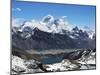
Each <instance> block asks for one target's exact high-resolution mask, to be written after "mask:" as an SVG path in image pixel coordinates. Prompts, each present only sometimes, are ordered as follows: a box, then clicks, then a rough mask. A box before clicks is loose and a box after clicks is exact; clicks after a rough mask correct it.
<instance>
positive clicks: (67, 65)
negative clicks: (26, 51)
mask: <svg viewBox="0 0 100 75" xmlns="http://www.w3.org/2000/svg"><path fill="white" fill-rule="evenodd" d="M83 53H84V52H83ZM72 54H73V53H70V55H71V56H73V55H72ZM77 54H78V55H79V52H78V53H77ZM77 54H76V55H77ZM76 55H75V53H74V56H76ZM95 57H96V53H95V52H91V53H88V52H87V53H85V55H83V56H81V57H80V58H79V59H75V60H74V59H73V60H71V58H69V57H68V54H67V56H64V58H63V60H62V61H60V62H56V63H53V64H42V63H41V62H39V61H37V60H34V59H23V58H21V57H18V56H16V55H12V69H11V74H25V73H42V72H60V71H71V70H88V69H95V68H96V62H95Z"/></svg>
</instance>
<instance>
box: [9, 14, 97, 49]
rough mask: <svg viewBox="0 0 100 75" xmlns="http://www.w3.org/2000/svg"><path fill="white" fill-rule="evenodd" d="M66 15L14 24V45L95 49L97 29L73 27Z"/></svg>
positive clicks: (33, 47)
mask: <svg viewBox="0 0 100 75" xmlns="http://www.w3.org/2000/svg"><path fill="white" fill-rule="evenodd" d="M65 18H66V17H65V16H62V17H61V18H60V19H54V17H53V16H51V15H47V16H45V17H44V18H43V19H42V21H35V20H32V21H31V22H28V21H25V22H23V24H22V25H19V26H14V25H13V26H12V31H11V32H12V47H17V48H20V49H22V50H56V49H80V48H81V49H87V48H90V49H94V48H95V47H96V34H95V31H90V30H85V29H82V28H79V27H78V26H75V27H73V28H71V27H70V26H69V25H68V22H66V20H65Z"/></svg>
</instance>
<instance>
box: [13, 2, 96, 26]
mask: <svg viewBox="0 0 100 75" xmlns="http://www.w3.org/2000/svg"><path fill="white" fill-rule="evenodd" d="M12 8H13V11H12V17H13V18H24V19H26V20H31V19H36V20H41V19H42V18H43V17H44V16H46V15H48V14H50V15H53V16H54V17H55V18H59V17H61V16H67V19H68V21H69V23H70V24H72V25H78V26H88V27H95V13H96V7H95V6H84V5H71V4H53V3H36V2H20V1H17V2H16V1H15V0H12Z"/></svg>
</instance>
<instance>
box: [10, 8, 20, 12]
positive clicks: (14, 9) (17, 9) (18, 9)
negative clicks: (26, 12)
mask: <svg viewBox="0 0 100 75" xmlns="http://www.w3.org/2000/svg"><path fill="white" fill-rule="evenodd" d="M12 10H13V11H19V12H20V11H22V9H21V8H12Z"/></svg>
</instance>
